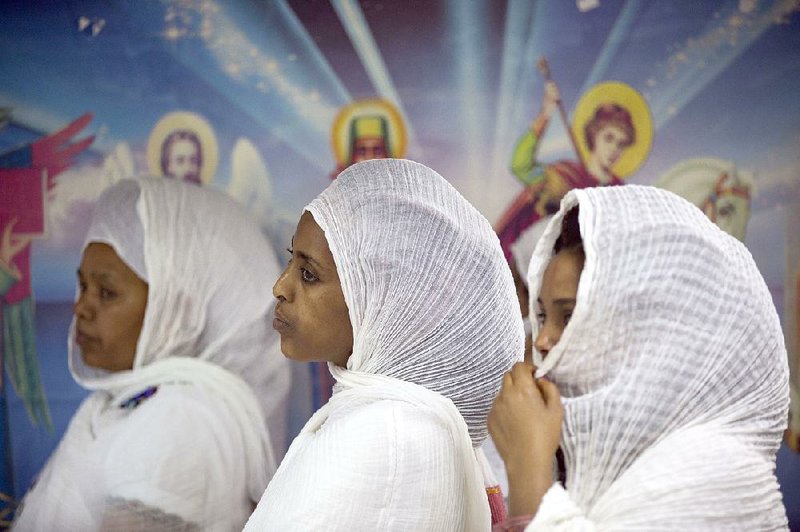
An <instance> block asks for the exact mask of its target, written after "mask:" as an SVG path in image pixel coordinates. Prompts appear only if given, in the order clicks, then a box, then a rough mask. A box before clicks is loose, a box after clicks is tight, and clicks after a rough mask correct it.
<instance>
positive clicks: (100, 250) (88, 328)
mask: <svg viewBox="0 0 800 532" xmlns="http://www.w3.org/2000/svg"><path fill="white" fill-rule="evenodd" d="M78 286H79V296H78V300H77V301H76V302H75V307H74V313H75V341H76V343H77V344H78V346H79V347H80V348H81V354H82V355H83V361H84V362H85V363H86V364H88V365H89V366H92V367H96V368H101V369H105V370H108V371H122V370H127V369H131V368H133V359H134V356H135V355H136V343H137V342H138V340H139V333H140V332H141V330H142V323H143V322H144V313H145V308H146V307H147V290H148V287H147V283H145V282H144V281H143V280H141V279H140V278H139V277H138V276H137V275H136V274H135V273H134V272H133V270H131V269H130V268H128V266H127V265H126V264H125V263H124V262H123V261H122V259H120V258H119V256H118V255H117V253H116V252H115V251H114V248H112V247H111V246H109V245H107V244H101V243H99V242H92V243H91V244H89V245H88V246H86V249H85V250H84V252H83V258H82V260H81V265H80V267H79V269H78Z"/></svg>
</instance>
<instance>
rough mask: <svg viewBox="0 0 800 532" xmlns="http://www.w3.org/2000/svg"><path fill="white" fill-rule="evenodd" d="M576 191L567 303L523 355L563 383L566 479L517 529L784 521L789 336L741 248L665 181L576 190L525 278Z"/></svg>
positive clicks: (533, 276) (534, 287) (749, 526)
mask: <svg viewBox="0 0 800 532" xmlns="http://www.w3.org/2000/svg"><path fill="white" fill-rule="evenodd" d="M577 205H579V206H580V213H579V223H580V230H581V235H582V237H583V245H584V249H585V254H586V261H585V265H584V269H583V273H582V276H581V279H580V285H579V288H578V296H577V305H576V307H575V311H574V313H573V316H572V319H571V321H570V323H569V324H568V325H567V327H566V329H565V330H564V333H563V334H562V336H561V339H560V341H559V342H558V344H557V346H556V347H555V348H554V349H553V350H552V351H550V353H549V354H548V356H547V357H546V358H545V359H544V360H542V358H541V356H539V354H538V353H535V355H534V361H535V364H536V365H537V367H538V368H539V370H538V375H540V376H541V375H545V374H546V375H547V376H548V377H549V378H550V379H551V380H553V381H554V382H555V383H556V384H557V385H558V388H559V390H560V391H561V394H562V401H563V405H564V409H565V418H564V424H563V431H562V449H563V451H564V457H565V461H566V471H567V480H566V490H564V489H563V488H561V487H560V486H558V485H555V486H553V487H552V488H551V490H550V491H549V492H548V493H547V495H546V496H545V498H544V500H543V501H542V504H541V506H540V508H539V511H538V513H537V515H536V517H535V518H534V520H533V521H532V522H531V524H530V525H529V527H528V528H527V530H619V529H647V530H663V529H672V530H775V529H785V528H786V525H787V522H786V515H785V510H784V508H783V505H782V502H781V495H780V493H779V491H778V485H777V482H776V478H775V475H774V469H775V453H776V451H777V449H778V446H779V444H780V439H781V435H782V431H783V429H784V427H785V425H786V419H787V408H788V380H787V379H788V366H787V359H786V350H785V347H784V344H783V334H782V332H781V327H780V322H779V320H778V316H777V313H776V311H775V308H774V306H773V303H772V298H771V296H770V293H769V290H768V288H767V286H766V284H765V283H764V280H763V278H762V276H761V274H760V273H759V271H758V269H757V268H756V265H755V263H754V261H753V259H752V257H751V255H750V253H749V252H748V251H747V249H746V248H745V247H744V246H743V245H742V244H741V243H740V242H739V241H737V240H736V239H734V238H733V237H731V236H729V235H727V234H726V233H724V232H723V231H721V230H720V229H718V228H717V227H716V226H715V225H714V224H713V223H711V222H710V221H709V220H708V219H707V218H706V217H705V216H704V215H703V213H702V212H701V211H700V210H699V209H697V208H696V207H694V206H693V205H691V204H689V203H688V202H686V201H685V200H683V199H681V198H679V197H678V196H676V195H674V194H672V193H670V192H666V191H663V190H658V189H655V188H651V187H642V186H634V185H629V186H625V187H608V188H594V189H586V190H576V191H573V192H570V193H569V194H568V195H567V196H566V198H565V199H564V201H563V202H562V206H561V210H560V211H559V213H557V214H556V215H555V216H554V219H553V220H552V221H551V223H550V224H549V226H548V228H547V229H546V231H545V233H544V235H543V237H542V239H541V241H540V242H539V244H538V245H537V247H536V250H535V252H534V255H533V259H532V261H531V265H530V270H529V279H528V284H529V286H530V290H531V293H533V294H535V293H538V292H539V288H540V284H541V279H542V274H543V272H544V269H545V268H546V266H547V264H548V262H549V261H550V259H551V256H552V249H553V244H554V242H555V240H556V238H557V237H558V235H559V233H560V229H561V220H562V218H563V216H564V214H565V213H566V212H567V211H569V210H570V209H572V208H573V207H574V206H577ZM535 315H536V310H535V308H533V306H532V308H531V316H535ZM533 328H534V333H533V334H534V335H536V333H537V331H536V329H537V328H538V327H537V324H536V322H535V321H534V322H533Z"/></svg>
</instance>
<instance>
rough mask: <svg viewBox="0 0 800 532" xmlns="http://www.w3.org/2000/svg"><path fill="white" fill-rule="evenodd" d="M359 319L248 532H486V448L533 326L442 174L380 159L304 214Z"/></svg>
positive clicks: (477, 220)
mask: <svg viewBox="0 0 800 532" xmlns="http://www.w3.org/2000/svg"><path fill="white" fill-rule="evenodd" d="M306 209H307V210H308V211H309V212H310V213H311V214H312V215H313V216H314V220H315V221H316V222H317V224H318V225H319V226H320V227H321V228H322V230H323V231H324V232H325V237H326V239H327V241H328V245H329V247H330V250H331V252H332V254H333V258H334V261H335V262H336V268H337V272H338V274H339V278H340V280H341V285H342V291H343V293H344V298H345V301H346V303H347V307H348V310H349V314H350V321H351V323H352V326H353V342H354V345H353V353H352V355H351V356H350V358H349V360H348V362H347V368H346V369H345V368H340V367H337V366H333V365H329V367H330V369H331V372H332V373H333V376H334V377H335V378H336V381H337V384H336V388H335V391H334V394H333V397H332V398H331V400H330V401H329V402H328V404H326V405H325V406H324V407H323V408H321V409H320V410H319V411H318V412H317V413H316V414H315V415H314V416H313V417H312V419H311V420H310V421H309V422H308V423H307V425H306V426H305V427H304V429H303V431H302V432H301V433H300V435H299V436H298V438H297V439H296V440H295V441H294V442H293V443H292V446H291V447H290V449H289V452H288V453H287V455H286V458H285V460H284V461H283V463H282V464H281V466H280V468H279V469H278V472H277V473H276V476H275V477H274V479H273V481H272V482H271V483H270V486H269V488H268V489H267V491H266V493H265V494H264V497H263V498H262V500H261V502H260V503H259V506H258V508H257V509H256V512H255V513H254V514H253V516H252V517H251V519H250V521H249V522H248V526H247V528H246V530H253V531H256V530H322V529H324V530H488V529H489V528H490V510H489V505H488V501H487V496H486V492H485V490H484V482H483V477H482V472H481V469H480V464H479V461H478V459H477V458H476V452H475V450H474V449H475V448H477V447H478V446H479V445H480V444H481V443H482V442H483V440H484V439H485V438H486V435H487V429H486V418H487V416H488V413H489V409H490V407H491V404H492V401H493V399H494V397H495V395H496V393H497V391H498V389H499V386H500V384H501V380H502V375H503V373H504V372H505V371H507V370H508V369H510V367H511V366H512V365H513V363H514V362H517V361H519V360H521V359H522V353H523V344H524V333H523V327H522V322H521V317H520V313H519V304H518V303H517V299H516V293H515V290H514V285H513V281H512V279H511V273H510V270H509V268H508V266H507V264H506V263H505V260H504V258H503V254H502V251H501V249H500V244H499V241H498V239H497V237H496V235H495V234H494V232H493V231H492V229H491V226H490V225H489V223H488V222H487V221H486V219H485V218H484V217H483V216H481V215H480V214H479V213H478V211H477V210H475V208H473V207H472V206H471V205H470V204H469V203H468V202H467V201H466V200H465V199H464V198H463V197H462V196H461V195H460V194H458V192H457V191H456V190H455V189H454V188H453V187H452V186H451V185H450V184H449V183H447V181H445V180H444V179H443V178H442V177H441V176H440V175H438V174H437V173H436V172H434V171H433V170H431V169H429V168H427V167H425V166H423V165H421V164H418V163H414V162H411V161H404V160H392V159H384V160H375V161H367V162H363V163H359V164H356V165H354V166H352V167H350V168H349V169H347V170H345V171H344V172H343V173H342V174H340V175H339V177H338V178H337V179H336V181H334V182H333V183H332V184H331V185H330V186H329V187H328V188H327V189H326V190H325V191H324V192H323V193H322V194H321V195H320V196H319V197H317V199H315V200H314V201H313V202H312V203H311V204H310V205H309V206H308V207H307V208H306Z"/></svg>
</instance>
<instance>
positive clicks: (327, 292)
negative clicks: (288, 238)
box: [272, 212, 353, 367]
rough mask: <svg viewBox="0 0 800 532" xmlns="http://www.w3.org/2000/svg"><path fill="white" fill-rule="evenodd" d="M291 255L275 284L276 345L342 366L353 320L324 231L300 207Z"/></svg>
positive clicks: (347, 355) (347, 353) (291, 354)
mask: <svg viewBox="0 0 800 532" xmlns="http://www.w3.org/2000/svg"><path fill="white" fill-rule="evenodd" d="M291 252H292V259H291V260H290V261H289V264H288V265H287V266H286V269H285V270H284V271H283V273H282V274H281V276H280V278H279V279H278V281H277V282H276V283H275V286H273V288H272V293H273V295H274V296H275V297H276V298H277V299H278V304H277V305H276V307H275V319H274V320H273V322H272V324H273V327H274V328H275V329H276V330H277V331H278V332H279V333H280V335H281V351H282V352H283V354H284V355H285V356H286V357H288V358H291V359H293V360H300V361H328V362H333V363H335V364H338V365H339V366H342V367H345V366H346V365H347V359H348V358H350V354H351V353H352V352H353V326H352V325H351V323H350V315H349V312H348V309H347V303H346V302H345V300H344V294H343V293H342V286H341V283H340V282H339V274H338V272H337V270H336V263H335V262H334V260H333V255H332V254H331V251H330V248H329V247H328V241H327V240H326V238H325V233H324V232H323V231H322V229H321V228H320V227H319V225H317V223H316V222H315V221H314V217H313V216H312V215H311V213H309V212H305V213H303V216H302V217H301V218H300V222H299V223H298V224H297V230H296V231H295V234H294V238H293V239H292V250H291Z"/></svg>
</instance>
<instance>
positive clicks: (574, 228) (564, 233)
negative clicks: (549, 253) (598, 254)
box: [553, 205, 584, 255]
mask: <svg viewBox="0 0 800 532" xmlns="http://www.w3.org/2000/svg"><path fill="white" fill-rule="evenodd" d="M571 249H575V251H579V252H580V254H581V255H584V252H583V239H582V238H581V227H580V225H579V224H578V206H577V205H576V206H575V207H573V208H572V209H570V210H569V211H567V214H565V215H564V219H563V220H561V234H560V235H559V236H558V239H557V240H556V243H555V245H554V246H553V251H555V252H556V253H558V252H559V251H565V250H571Z"/></svg>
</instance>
